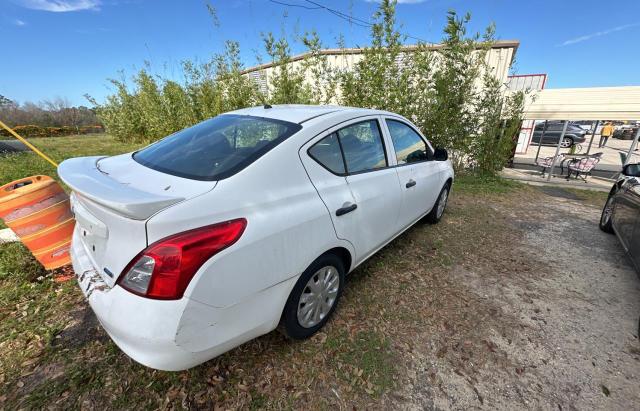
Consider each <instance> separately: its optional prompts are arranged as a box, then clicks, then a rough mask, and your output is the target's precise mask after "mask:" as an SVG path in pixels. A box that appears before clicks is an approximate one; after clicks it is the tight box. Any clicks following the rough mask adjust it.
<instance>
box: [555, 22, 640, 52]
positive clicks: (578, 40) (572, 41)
mask: <svg viewBox="0 0 640 411" xmlns="http://www.w3.org/2000/svg"><path fill="white" fill-rule="evenodd" d="M638 26H640V23H633V24H625V25H622V26H618V27H613V28H610V29H607V30H602V31H596V32H595V33H591V34H586V35H584V36H580V37H576V38H573V39H569V40H567V41H565V42H563V43H561V44H558V46H559V47H563V46H570V45H572V44H576V43H582V42H583V41H587V40H591V39H593V38H596V37H601V36H606V35H607V34H611V33H615V32H617V31H622V30H626V29H630V28H632V27H638Z"/></svg>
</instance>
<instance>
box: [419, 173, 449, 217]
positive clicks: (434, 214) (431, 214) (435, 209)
mask: <svg viewBox="0 0 640 411" xmlns="http://www.w3.org/2000/svg"><path fill="white" fill-rule="evenodd" d="M450 188H451V184H450V183H447V184H445V185H444V187H442V190H440V194H438V200H436V203H435V204H434V205H433V208H432V209H431V211H430V212H429V214H427V215H426V216H425V221H426V222H427V223H429V224H438V222H439V221H440V220H441V219H442V216H443V215H444V209H443V210H442V212H441V213H440V214H438V209H439V206H440V202H441V201H442V199H443V197H442V193H444V192H446V193H447V194H446V197H445V198H444V207H445V208H446V207H447V200H448V199H449V190H450Z"/></svg>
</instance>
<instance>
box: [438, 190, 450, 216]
mask: <svg viewBox="0 0 640 411" xmlns="http://www.w3.org/2000/svg"><path fill="white" fill-rule="evenodd" d="M448 198H449V190H442V193H440V198H439V199H438V218H440V217H442V214H443V213H444V208H445V207H446V206H447V199H448Z"/></svg>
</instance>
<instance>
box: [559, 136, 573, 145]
mask: <svg viewBox="0 0 640 411" xmlns="http://www.w3.org/2000/svg"><path fill="white" fill-rule="evenodd" d="M570 145H571V140H570V139H568V138H565V139H564V140H562V143H560V147H569V146H570Z"/></svg>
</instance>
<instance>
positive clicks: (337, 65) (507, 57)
mask: <svg viewBox="0 0 640 411" xmlns="http://www.w3.org/2000/svg"><path fill="white" fill-rule="evenodd" d="M519 46H520V42H519V41H516V40H501V41H496V42H495V43H493V44H492V47H491V49H490V50H489V52H488V53H487V56H486V62H487V64H488V67H491V69H492V70H493V74H494V75H495V76H496V78H498V79H499V80H500V82H501V83H503V84H506V83H507V81H508V76H509V69H510V68H511V64H512V63H513V59H514V57H515V54H516V51H517V50H518V47H519ZM443 47H444V46H443V45H441V44H433V45H429V46H427V49H428V50H433V51H435V52H437V51H438V50H439V49H442V48H443ZM416 50H418V46H414V45H409V46H403V47H402V51H403V53H411V52H414V51H416ZM364 51H365V49H362V48H342V49H325V50H321V51H320V54H321V55H322V56H325V57H326V59H327V62H328V63H329V65H330V67H331V68H333V69H335V70H340V71H344V70H351V69H352V68H353V67H354V65H355V64H357V63H358V61H360V60H361V59H362V58H363V56H364ZM478 52H480V51H478ZM309 57H311V53H304V54H299V55H297V56H293V57H291V63H289V64H291V65H292V68H293V69H298V68H300V67H301V66H302V64H303V60H305V59H306V58H309ZM397 64H402V57H401V56H399V58H398V61H397ZM275 69H276V64H275V63H265V64H261V65H259V66H255V67H251V68H248V69H246V70H244V71H243V74H245V75H247V76H250V77H252V78H253V79H254V80H255V81H256V82H257V83H258V85H259V87H260V89H261V91H262V92H263V93H268V91H269V80H270V78H271V77H272V76H273V75H274V70H275ZM306 75H307V79H308V80H309V81H310V80H311V77H310V76H311V74H310V73H309V72H308V71H307V73H306Z"/></svg>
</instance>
